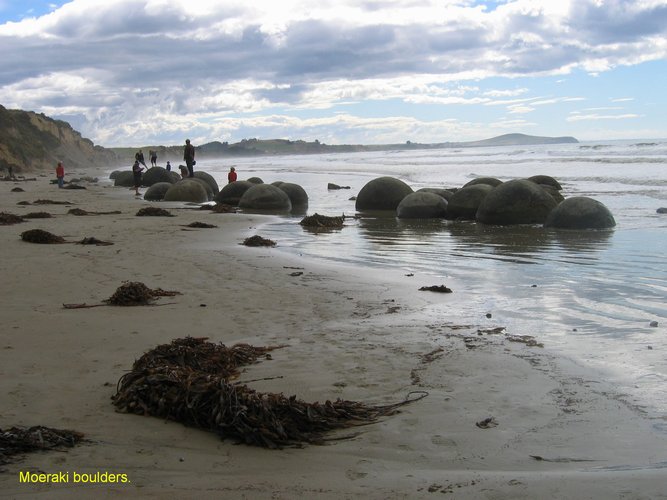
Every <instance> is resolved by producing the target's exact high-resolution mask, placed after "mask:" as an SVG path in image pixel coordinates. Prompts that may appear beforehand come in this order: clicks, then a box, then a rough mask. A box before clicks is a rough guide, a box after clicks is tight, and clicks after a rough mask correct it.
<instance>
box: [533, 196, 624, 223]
mask: <svg viewBox="0 0 667 500" xmlns="http://www.w3.org/2000/svg"><path fill="white" fill-rule="evenodd" d="M615 225H616V221H615V220H614V216H613V215H612V214H611V212H610V211H609V209H608V208H607V207H606V206H604V205H603V204H602V203H600V202H599V201H597V200H594V199H592V198H588V197H587V196H573V197H572V198H567V199H566V200H564V201H563V202H562V203H561V204H560V205H558V206H557V207H556V208H554V209H553V210H552V211H551V213H549V216H548V217H547V219H546V221H545V222H544V227H554V228H560V229H608V228H611V227H614V226H615Z"/></svg>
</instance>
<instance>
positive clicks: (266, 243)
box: [243, 234, 276, 247]
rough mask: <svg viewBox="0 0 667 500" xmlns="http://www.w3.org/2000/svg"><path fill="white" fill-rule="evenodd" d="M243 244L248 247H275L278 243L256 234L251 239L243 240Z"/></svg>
mask: <svg viewBox="0 0 667 500" xmlns="http://www.w3.org/2000/svg"><path fill="white" fill-rule="evenodd" d="M243 244H244V245H245V246H247V247H275V246H276V242H275V241H273V240H269V239H267V238H263V237H261V236H259V235H258V234H256V235H255V236H251V237H250V238H246V239H245V240H243Z"/></svg>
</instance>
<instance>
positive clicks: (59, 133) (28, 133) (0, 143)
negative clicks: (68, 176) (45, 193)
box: [0, 106, 117, 174]
mask: <svg viewBox="0 0 667 500" xmlns="http://www.w3.org/2000/svg"><path fill="white" fill-rule="evenodd" d="M59 161H62V162H63V164H64V165H65V168H66V169H71V168H84V167H90V166H94V167H98V166H106V165H113V164H114V163H115V162H116V161H117V159H116V155H115V153H114V152H113V151H111V150H108V149H105V148H102V147H100V146H95V145H94V144H93V142H92V141H90V140H89V139H85V138H83V137H81V134H80V133H79V132H77V131H76V130H74V129H73V128H72V127H71V126H70V124H69V123H67V122H64V121H60V120H54V119H52V118H49V117H48V116H45V115H43V114H37V113H33V112H32V111H22V110H15V109H6V108H4V107H3V106H0V168H3V169H4V170H5V173H6V171H7V169H8V167H11V168H12V171H13V173H14V174H19V173H25V172H34V171H44V170H53V169H55V167H56V164H57V163H58V162H59Z"/></svg>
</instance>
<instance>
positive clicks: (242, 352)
mask: <svg viewBox="0 0 667 500" xmlns="http://www.w3.org/2000/svg"><path fill="white" fill-rule="evenodd" d="M277 348H278V347H253V346H250V345H247V344H238V345H235V346H232V347H226V346H224V345H222V344H213V343H211V342H206V339H204V338H192V337H187V338H184V339H176V340H174V341H173V342H172V343H171V344H164V345H160V346H158V347H156V348H155V349H152V350H151V351H148V352H147V353H145V354H144V355H143V356H142V357H141V358H140V359H139V360H137V361H135V363H134V365H133V367H132V371H130V372H129V373H127V374H125V375H123V377H121V379H120V380H119V382H118V388H117V392H116V394H115V395H114V396H113V397H112V400H113V403H114V405H115V406H116V407H117V408H119V409H120V410H122V411H126V412H128V413H135V414H139V415H152V416H155V417H159V418H163V419H168V420H174V421H177V422H181V423H183V424H185V425H189V426H193V427H199V428H203V429H207V430H210V431H212V432H215V433H216V434H218V435H219V436H220V437H221V438H222V439H226V438H231V439H235V440H237V441H239V442H241V443H245V444H248V445H254V446H263V447H267V448H280V447H283V446H298V445H302V444H303V443H311V444H323V443H324V442H325V435H326V433H328V432H330V431H332V430H335V429H345V428H350V427H354V426H358V425H365V424H369V423H372V422H375V421H376V420H377V419H379V418H380V417H382V416H385V415H391V414H393V413H396V412H397V409H398V407H399V406H402V405H404V404H406V403H408V402H410V401H407V400H406V401H404V402H401V403H397V404H390V405H385V406H373V405H367V404H364V403H359V402H355V401H345V400H340V399H337V400H336V401H326V402H324V403H306V402H304V401H301V400H299V399H297V398H296V396H291V397H286V396H284V395H283V394H272V393H261V392H257V391H255V390H253V389H251V388H249V387H248V386H247V385H239V384H232V383H230V379H232V378H235V377H236V376H238V374H239V372H240V369H241V368H242V367H243V366H245V365H249V364H251V363H254V362H256V361H257V360H258V359H259V358H262V357H265V358H267V357H269V354H268V353H269V352H270V351H272V350H274V349H277Z"/></svg>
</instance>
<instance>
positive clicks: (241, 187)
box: [214, 181, 254, 207]
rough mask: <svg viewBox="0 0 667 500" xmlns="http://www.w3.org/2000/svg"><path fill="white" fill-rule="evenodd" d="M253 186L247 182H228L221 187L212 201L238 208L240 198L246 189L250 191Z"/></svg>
mask: <svg viewBox="0 0 667 500" xmlns="http://www.w3.org/2000/svg"><path fill="white" fill-rule="evenodd" d="M252 186H254V184H253V183H252V182H248V181H236V182H230V183H229V184H226V185H224V186H223V187H222V189H221V190H220V192H219V193H218V194H216V195H215V198H214V200H215V201H217V202H218V203H224V204H225V205H231V206H233V207H236V206H238V204H239V201H240V200H241V196H243V193H245V192H246V191H247V190H248V189H250V188H251V187H252Z"/></svg>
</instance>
